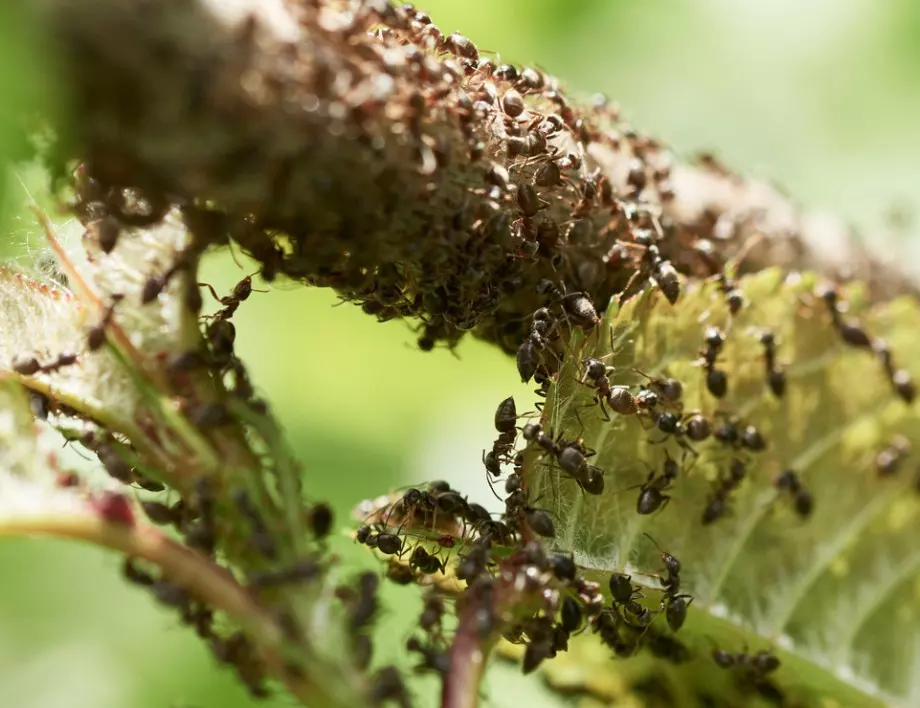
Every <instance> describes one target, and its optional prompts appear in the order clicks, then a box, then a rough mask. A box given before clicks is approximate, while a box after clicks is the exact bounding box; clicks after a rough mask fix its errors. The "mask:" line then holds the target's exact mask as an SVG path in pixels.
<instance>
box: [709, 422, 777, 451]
mask: <svg viewBox="0 0 920 708" xmlns="http://www.w3.org/2000/svg"><path fill="white" fill-rule="evenodd" d="M712 435H713V437H714V438H715V439H716V440H718V441H719V442H720V443H722V444H723V445H726V446H728V447H732V448H734V449H736V450H737V449H742V448H743V449H746V450H749V451H750V452H763V451H764V450H766V448H767V441H766V439H765V438H764V436H763V434H762V433H761V432H760V431H759V430H758V429H757V428H756V427H754V426H753V425H746V426H744V427H743V428H742V427H741V421H740V419H739V418H737V417H736V416H731V417H728V418H727V419H726V420H725V422H723V423H722V424H721V425H719V426H718V427H717V428H716V429H715V430H713V431H712Z"/></svg>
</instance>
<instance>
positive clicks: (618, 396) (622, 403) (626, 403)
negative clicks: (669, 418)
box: [606, 386, 658, 415]
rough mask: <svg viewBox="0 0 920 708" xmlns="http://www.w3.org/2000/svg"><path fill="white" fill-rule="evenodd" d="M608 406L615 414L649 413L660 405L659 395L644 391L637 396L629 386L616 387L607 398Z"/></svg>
mask: <svg viewBox="0 0 920 708" xmlns="http://www.w3.org/2000/svg"><path fill="white" fill-rule="evenodd" d="M606 402H607V405H608V406H610V409H611V410H612V411H613V412H614V413H619V414H620V415H638V414H639V413H640V412H642V413H649V412H651V411H652V410H654V408H655V407H656V406H657V405H658V394H657V393H655V392H654V391H650V390H648V389H642V390H641V391H639V393H637V394H636V395H635V396H634V395H633V394H632V392H631V391H630V390H629V388H628V387H627V386H614V387H612V388H611V389H610V396H608V397H607V401H606Z"/></svg>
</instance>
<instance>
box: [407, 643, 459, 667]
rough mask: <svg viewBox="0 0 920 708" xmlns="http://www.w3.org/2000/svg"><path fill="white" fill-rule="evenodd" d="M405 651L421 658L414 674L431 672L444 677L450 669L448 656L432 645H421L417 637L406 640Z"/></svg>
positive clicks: (442, 650)
mask: <svg viewBox="0 0 920 708" xmlns="http://www.w3.org/2000/svg"><path fill="white" fill-rule="evenodd" d="M406 649H407V650H408V651H411V652H413V653H416V654H419V655H420V656H421V659H422V661H421V663H420V664H418V665H417V666H416V667H415V672H416V673H423V672H425V671H433V672H434V673H436V674H441V675H445V674H446V673H447V671H448V669H449V668H450V655H449V654H448V653H447V652H446V651H445V650H444V649H439V648H438V647H436V646H434V645H433V644H423V643H422V641H421V640H420V639H419V638H418V637H409V639H407V640H406Z"/></svg>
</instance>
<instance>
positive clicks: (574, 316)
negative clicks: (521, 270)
mask: <svg viewBox="0 0 920 708" xmlns="http://www.w3.org/2000/svg"><path fill="white" fill-rule="evenodd" d="M537 293H539V294H540V295H545V294H546V293H550V294H552V295H553V296H554V297H556V298H557V299H559V300H561V301H562V311H563V313H564V314H565V316H566V319H568V320H571V321H573V322H574V323H575V326H576V327H578V328H579V329H581V330H582V331H584V332H589V331H591V330H592V329H594V327H595V326H596V325H597V324H598V322H600V317H598V315H597V309H596V308H595V307H594V303H593V302H591V298H589V297H588V294H587V293H585V292H573V293H566V292H565V286H564V285H563V288H562V289H561V290H560V288H559V287H558V286H557V285H556V284H555V283H554V282H553V281H551V280H549V279H546V278H544V279H543V280H541V281H540V282H539V283H538V284H537Z"/></svg>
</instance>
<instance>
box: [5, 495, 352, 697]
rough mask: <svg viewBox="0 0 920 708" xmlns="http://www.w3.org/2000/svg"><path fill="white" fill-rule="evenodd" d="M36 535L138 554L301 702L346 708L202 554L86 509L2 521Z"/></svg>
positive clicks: (11, 530)
mask: <svg viewBox="0 0 920 708" xmlns="http://www.w3.org/2000/svg"><path fill="white" fill-rule="evenodd" d="M14 535H29V536H34V535H40V536H51V537H57V538H67V539H72V540H81V541H87V542H89V543H94V544H96V545H99V546H104V547H106V548H111V549H114V550H117V551H120V552H122V553H124V554H126V555H130V556H136V557H138V558H142V559H144V560H146V561H149V562H151V563H153V564H155V565H157V566H158V567H159V568H160V569H161V570H162V571H163V572H164V574H165V575H166V576H167V577H168V578H169V579H170V581H171V582H174V583H176V584H177V585H180V586H182V587H186V588H188V589H190V590H192V591H193V592H194V594H195V595H197V596H198V597H199V598H200V599H201V600H203V601H205V602H207V603H208V604H210V605H213V606H214V607H215V608H217V609H219V610H222V611H223V612H226V613H227V614H228V615H229V616H231V617H232V618H233V619H234V620H235V621H236V622H238V623H239V625H240V626H241V627H242V628H243V629H244V630H245V631H246V632H247V633H248V634H250V636H251V638H252V640H253V642H254V643H255V645H256V647H257V648H258V650H259V653H260V654H261V656H262V658H263V660H264V662H265V666H266V668H267V669H268V671H269V672H270V673H271V674H272V675H274V676H275V677H276V678H277V679H279V680H280V681H282V682H283V683H284V684H285V685H286V686H287V688H288V690H289V691H290V692H291V693H292V694H293V695H294V696H295V697H297V698H298V699H299V700H300V701H301V702H302V703H303V704H304V705H315V706H324V707H325V706H330V707H332V706H342V707H344V706H347V705H348V704H347V703H345V702H343V701H342V700H339V697H337V696H333V695H332V694H331V693H329V692H328V691H326V690H325V687H324V686H323V684H322V682H321V681H318V682H313V681H311V680H310V673H312V672H311V671H310V669H309V662H305V663H306V666H307V671H306V673H304V674H301V673H296V674H295V673H292V672H290V671H288V670H287V668H286V667H285V664H284V660H283V658H282V655H281V649H282V643H283V635H282V631H281V628H280V627H279V625H278V623H277V622H276V621H275V619H274V618H273V617H272V615H271V614H270V613H268V612H267V611H266V610H265V609H264V608H262V607H260V606H259V605H258V604H257V603H256V601H255V600H254V599H253V597H252V596H251V595H250V594H249V592H247V591H246V589H245V588H243V587H242V586H241V585H240V584H239V583H237V582H236V580H234V578H233V576H232V575H231V574H230V573H229V572H227V571H226V570H224V569H223V568H221V567H220V566H218V565H217V564H215V563H213V562H212V561H211V560H209V559H208V558H205V557H204V556H202V555H201V554H199V553H197V552H195V551H193V550H191V549H189V548H186V547H185V546H182V545H181V544H179V543H177V542H176V541H173V540H172V539H170V538H169V537H167V536H166V535H164V534H163V533H161V532H160V531H159V530H157V529H155V528H154V527H152V526H149V525H146V524H134V525H132V526H128V525H124V524H117V523H113V522H110V521H106V520H105V519H103V518H101V517H100V516H99V515H98V514H96V513H93V512H91V511H89V510H87V511H84V512H81V511H75V512H73V513H72V514H69V515H68V514H65V513H55V514H54V515H53V516H49V515H45V514H38V513H36V514H27V515H16V516H12V517H8V518H4V519H3V520H2V521H0V536H14Z"/></svg>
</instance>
